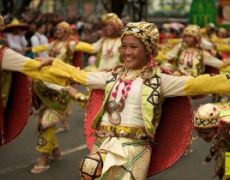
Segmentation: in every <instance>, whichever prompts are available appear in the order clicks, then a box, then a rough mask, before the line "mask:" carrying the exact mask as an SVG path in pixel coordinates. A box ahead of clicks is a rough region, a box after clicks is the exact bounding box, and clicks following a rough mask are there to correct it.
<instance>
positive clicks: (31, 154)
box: [0, 98, 215, 180]
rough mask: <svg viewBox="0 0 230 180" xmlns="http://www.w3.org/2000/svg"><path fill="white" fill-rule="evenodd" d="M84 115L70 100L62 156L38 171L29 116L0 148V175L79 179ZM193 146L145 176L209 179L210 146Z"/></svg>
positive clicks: (15, 179)
mask: <svg viewBox="0 0 230 180" xmlns="http://www.w3.org/2000/svg"><path fill="white" fill-rule="evenodd" d="M209 99H210V98H208V99H207V98H206V99H204V100H202V101H200V102H207V100H209ZM197 104H198V103H196V104H194V105H195V106H196V105H197ZM83 117H84V111H83V110H82V109H81V108H79V107H78V106H77V105H76V104H75V103H73V113H72V115H71V117H70V119H69V123H70V126H71V129H70V131H69V132H65V133H60V134H58V139H59V142H60V146H61V149H62V151H63V154H64V155H63V158H62V160H61V161H57V162H51V163H50V165H51V168H50V169H49V171H47V172H45V173H43V174H37V175H34V174H31V173H30V169H31V168H32V167H33V164H34V162H35V160H36V158H37V156H38V153H37V152H36V150H35V142H36V136H35V127H36V122H35V120H34V119H33V118H31V119H30V120H29V121H28V124H27V125H26V127H25V129H24V130H23V132H22V133H21V134H20V136H19V137H18V138H17V139H16V140H14V141H13V142H12V143H11V144H9V145H6V146H4V147H2V148H0V179H1V180H51V179H55V180H79V179H80V176H79V172H78V169H79V163H80V160H81V158H82V157H83V156H85V155H86V154H87V153H88V150H87V148H86V145H85V142H84V133H83V120H82V119H83ZM192 148H193V150H194V152H193V153H191V154H189V155H188V156H183V157H182V158H181V159H180V160H179V161H178V162H177V163H176V164H174V165H173V166H172V167H170V168H169V169H168V170H166V171H164V172H163V173H161V174H158V175H156V176H154V177H150V178H148V180H211V179H212V176H213V173H214V164H213V162H212V163H208V164H206V165H202V162H203V159H204V157H205V156H206V155H207V153H208V152H209V148H210V146H209V145H208V144H206V143H205V142H203V141H202V140H200V139H198V140H196V141H195V142H194V143H193V144H192ZM214 180H215V179H214Z"/></svg>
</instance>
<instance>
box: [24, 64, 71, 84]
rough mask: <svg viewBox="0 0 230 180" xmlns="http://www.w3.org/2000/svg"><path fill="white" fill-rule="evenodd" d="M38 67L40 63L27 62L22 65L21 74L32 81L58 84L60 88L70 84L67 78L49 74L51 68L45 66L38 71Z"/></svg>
mask: <svg viewBox="0 0 230 180" xmlns="http://www.w3.org/2000/svg"><path fill="white" fill-rule="evenodd" d="M39 65H40V61H36V60H27V61H25V63H24V64H23V67H22V71H21V72H22V73H24V74H26V75H28V76H29V77H31V78H33V79H39V80H42V81H46V82H50V83H54V84H58V85H61V86H67V85H69V84H70V80H69V79H68V78H63V77H59V76H54V75H53V74H52V73H50V70H51V68H52V66H45V67H43V68H41V69H39V68H38V67H39Z"/></svg>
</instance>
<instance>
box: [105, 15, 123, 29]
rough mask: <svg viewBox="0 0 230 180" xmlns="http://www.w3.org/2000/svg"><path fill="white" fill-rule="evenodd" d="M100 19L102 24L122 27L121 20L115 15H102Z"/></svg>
mask: <svg viewBox="0 0 230 180" xmlns="http://www.w3.org/2000/svg"><path fill="white" fill-rule="evenodd" d="M101 19H102V22H103V23H104V24H109V23H112V24H115V25H118V26H119V27H123V22H122V20H121V19H120V18H119V17H118V16H117V15H116V14H115V13H108V14H104V15H102V16H101Z"/></svg>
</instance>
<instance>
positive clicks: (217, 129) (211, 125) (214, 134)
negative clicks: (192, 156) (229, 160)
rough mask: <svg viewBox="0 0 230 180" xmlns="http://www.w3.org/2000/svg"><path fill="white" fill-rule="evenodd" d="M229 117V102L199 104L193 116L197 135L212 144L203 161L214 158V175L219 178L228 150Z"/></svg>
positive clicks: (223, 169) (222, 173)
mask: <svg viewBox="0 0 230 180" xmlns="http://www.w3.org/2000/svg"><path fill="white" fill-rule="evenodd" d="M229 119H230V106H229V103H217V104H211V103H207V104H204V105H201V106H200V107H199V108H198V110H197V111H196V112H195V116H194V127H195V129H196V131H197V133H198V135H199V137H201V138H202V139H203V140H204V141H205V142H208V143H211V144H212V147H211V148H210V153H209V155H208V156H207V157H206V158H205V163H206V162H209V161H211V160H212V159H215V176H218V177H219V179H220V180H221V179H222V178H223V176H224V172H225V152H229V151H230V145H229V127H230V126H229V125H230V124H229V122H230V121H229Z"/></svg>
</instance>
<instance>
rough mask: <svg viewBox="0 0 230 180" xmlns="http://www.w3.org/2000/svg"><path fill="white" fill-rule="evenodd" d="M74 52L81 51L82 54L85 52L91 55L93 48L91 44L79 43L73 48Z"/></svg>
mask: <svg viewBox="0 0 230 180" xmlns="http://www.w3.org/2000/svg"><path fill="white" fill-rule="evenodd" d="M75 51H82V52H85V53H89V54H92V53H93V46H92V45H91V44H89V43H86V42H82V41H80V42H79V43H78V44H77V45H76V46H75Z"/></svg>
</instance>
